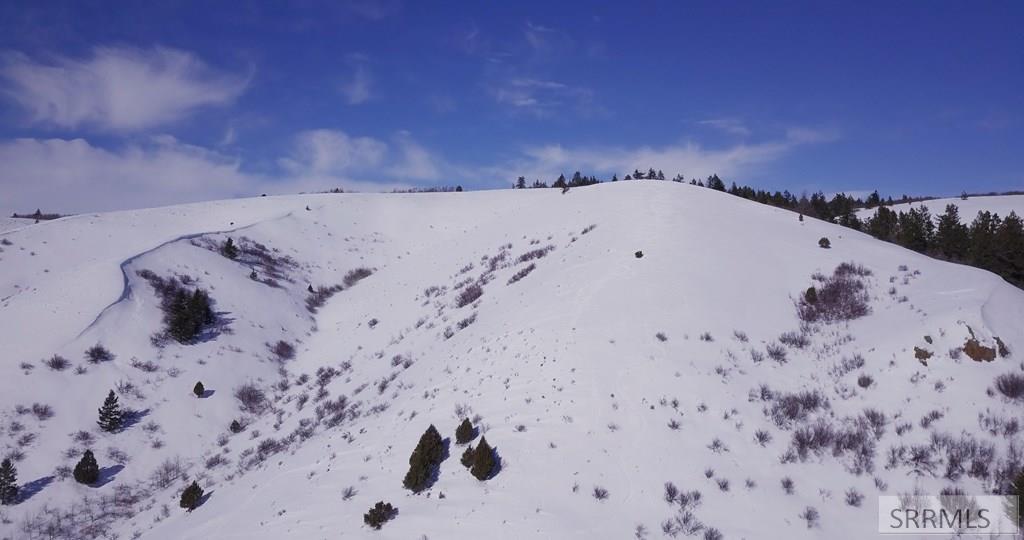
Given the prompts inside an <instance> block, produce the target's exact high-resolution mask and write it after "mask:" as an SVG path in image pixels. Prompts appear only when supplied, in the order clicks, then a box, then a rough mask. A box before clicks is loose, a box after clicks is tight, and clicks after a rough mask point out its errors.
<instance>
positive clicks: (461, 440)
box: [455, 418, 476, 444]
mask: <svg viewBox="0 0 1024 540" xmlns="http://www.w3.org/2000/svg"><path fill="white" fill-rule="evenodd" d="M474 435H476V431H475V430H474V429H473V424H471V423H470V422H469V418H463V419H462V423H461V424H459V427H457V428H456V429H455V443H456V444H466V443H468V442H469V441H472V440H473V436H474Z"/></svg>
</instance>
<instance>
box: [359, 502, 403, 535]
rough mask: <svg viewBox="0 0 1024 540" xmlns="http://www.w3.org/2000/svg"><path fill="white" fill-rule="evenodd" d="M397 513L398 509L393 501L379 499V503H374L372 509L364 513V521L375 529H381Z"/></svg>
mask: <svg viewBox="0 0 1024 540" xmlns="http://www.w3.org/2000/svg"><path fill="white" fill-rule="evenodd" d="M397 513H398V510H397V509H395V507H393V506H391V503H386V502H384V501H379V502H377V504H375V505H373V507H372V508H370V510H368V511H367V512H366V513H365V514H363V523H366V524H367V525H369V526H370V527H373V528H374V529H380V528H381V527H383V526H384V524H385V523H387V522H388V521H391V519H392V518H393V517H395V514H397Z"/></svg>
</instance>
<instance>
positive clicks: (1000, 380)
mask: <svg viewBox="0 0 1024 540" xmlns="http://www.w3.org/2000/svg"><path fill="white" fill-rule="evenodd" d="M996 390H999V393H1000V394H1002V395H1004V396H1006V397H1008V398H1010V399H1022V398H1024V375H1021V374H1019V373H1004V374H1002V375H999V376H998V377H996Z"/></svg>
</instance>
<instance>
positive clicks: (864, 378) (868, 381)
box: [857, 373, 875, 388]
mask: <svg viewBox="0 0 1024 540" xmlns="http://www.w3.org/2000/svg"><path fill="white" fill-rule="evenodd" d="M874 383H875V379H874V378H872V377H871V375H868V374H866V373H862V374H861V375H860V376H859V377H857V386H859V387H861V388H870V387H871V385H872V384H874Z"/></svg>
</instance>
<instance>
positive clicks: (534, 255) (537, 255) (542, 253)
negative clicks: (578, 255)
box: [516, 245, 555, 263]
mask: <svg viewBox="0 0 1024 540" xmlns="http://www.w3.org/2000/svg"><path fill="white" fill-rule="evenodd" d="M554 249H555V246H551V245H549V246H547V247H543V248H538V249H534V250H530V251H527V252H526V253H523V254H522V255H520V256H519V257H516V263H523V262H526V261H532V260H534V259H541V258H543V257H546V256H547V254H548V253H550V252H551V251H552V250H554Z"/></svg>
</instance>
